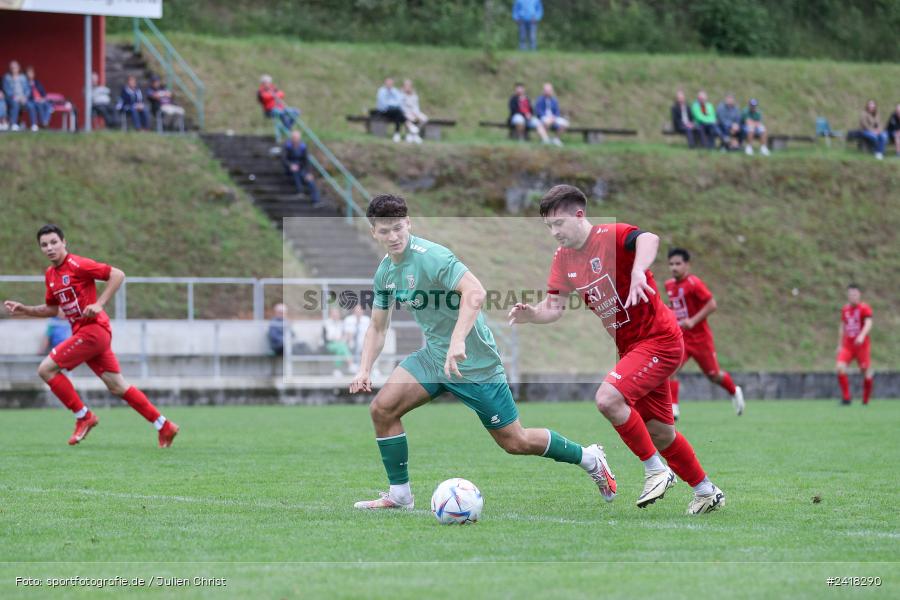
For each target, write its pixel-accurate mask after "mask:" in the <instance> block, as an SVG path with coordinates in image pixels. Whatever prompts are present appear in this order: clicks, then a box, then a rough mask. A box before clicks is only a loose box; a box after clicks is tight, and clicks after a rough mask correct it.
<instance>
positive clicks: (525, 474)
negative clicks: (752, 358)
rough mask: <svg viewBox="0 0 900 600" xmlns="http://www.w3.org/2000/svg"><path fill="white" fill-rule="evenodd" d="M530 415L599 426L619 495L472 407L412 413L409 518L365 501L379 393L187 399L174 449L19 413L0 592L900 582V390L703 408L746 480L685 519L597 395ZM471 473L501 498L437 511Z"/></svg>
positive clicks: (571, 431) (727, 468) (692, 411)
mask: <svg viewBox="0 0 900 600" xmlns="http://www.w3.org/2000/svg"><path fill="white" fill-rule="evenodd" d="M520 410H521V413H522V419H523V422H524V423H525V424H526V425H528V426H546V427H552V428H554V429H557V430H558V431H560V432H562V433H563V434H564V435H567V436H569V437H571V438H572V439H574V440H577V441H579V442H582V443H585V444H586V443H589V442H592V441H598V440H599V441H601V442H602V443H603V444H604V445H605V446H606V449H607V452H608V455H609V459H610V463H611V466H612V467H613V470H614V471H615V473H616V475H617V477H618V481H619V497H618V498H617V499H616V501H615V502H614V503H613V504H610V505H607V504H605V503H603V501H602V500H601V499H600V497H599V495H598V494H597V492H596V488H594V486H593V484H592V483H591V482H590V480H589V479H588V477H587V476H586V475H585V474H584V473H583V472H582V471H581V470H580V469H578V468H577V467H574V466H570V465H562V464H556V463H553V462H552V461H547V460H544V459H540V458H535V457H513V456H507V455H505V454H504V453H503V452H502V451H501V450H500V449H499V448H497V447H495V446H494V444H493V442H492V440H491V439H490V438H489V436H488V435H487V434H486V433H485V432H484V431H482V428H481V426H480V424H479V423H478V421H477V419H476V418H475V416H474V414H472V413H471V412H470V411H469V410H468V409H466V408H465V407H464V406H462V405H461V404H459V403H455V402H454V403H438V404H434V405H431V406H426V407H424V408H422V409H419V410H417V411H415V412H414V413H413V414H411V415H410V416H408V418H407V419H406V420H405V423H406V428H407V432H408V435H409V441H410V471H411V476H412V482H413V491H414V493H415V495H416V500H417V508H416V510H415V511H413V512H412V513H363V512H359V511H356V510H354V509H353V508H352V505H353V502H354V501H355V500H359V499H362V498H367V497H374V494H375V493H376V492H377V490H379V489H384V488H385V487H386V482H385V479H384V473H383V470H382V466H381V463H380V460H379V457H378V453H377V450H376V446H375V443H374V441H373V436H372V431H371V425H370V423H369V419H368V414H367V412H366V409H365V408H364V407H360V406H330V407H302V408H301V407H280V406H279V407H270V406H265V407H227V408H205V407H204V408H197V407H194V408H171V409H168V410H166V411H165V412H166V413H167V414H168V415H169V416H170V417H172V418H173V420H175V421H177V422H178V423H179V424H180V425H181V427H182V433H181V435H180V436H179V438H178V439H177V441H176V442H175V445H174V446H173V447H172V448H171V449H169V450H160V449H158V448H156V447H155V445H156V440H155V432H153V430H152V429H151V428H150V427H149V426H148V425H147V424H146V423H144V422H143V421H142V420H141V419H140V417H139V416H138V415H136V414H135V413H133V412H132V411H130V410H128V409H124V408H123V409H119V408H117V409H100V410H99V411H98V415H99V417H100V426H99V427H98V428H97V429H95V430H94V431H93V432H92V433H91V435H90V436H89V437H88V439H87V440H86V441H85V442H83V443H82V444H81V445H79V446H77V447H75V448H70V447H68V446H66V444H65V441H66V438H67V436H68V435H69V433H70V431H69V429H70V426H71V417H70V416H69V415H68V414H66V413H65V412H63V411H62V410H29V411H4V412H3V416H2V418H3V425H4V427H3V429H4V434H3V436H2V438H0V451H2V452H0V596H3V597H10V595H15V596H21V597H46V596H47V595H48V594H49V592H50V590H49V589H48V585H49V584H48V580H47V578H49V577H56V578H67V577H77V576H80V577H87V578H99V577H116V576H121V577H125V578H132V577H140V578H143V579H144V580H145V581H148V580H149V581H150V583H149V584H145V586H146V587H149V589H148V590H143V591H144V592H145V594H149V595H154V596H157V597H162V596H179V597H181V596H189V597H199V596H208V597H218V596H221V595H223V594H227V595H230V596H232V597H247V596H250V595H251V594H252V595H254V596H257V597H259V598H269V597H279V598H294V597H304V598H310V597H326V596H327V597H331V598H333V597H347V598H355V597H383V596H391V597H395V598H398V597H399V598H402V597H422V596H424V595H427V594H431V595H434V594H437V595H440V596H445V595H451V594H452V595H454V596H456V595H463V596H469V597H501V598H502V597H509V598H512V597H517V598H527V597H535V596H539V595H544V596H546V592H550V593H552V594H553V596H555V597H564V596H565V597H574V598H594V597H623V598H633V597H637V596H646V597H649V596H656V597H691V598H695V597H696V596H697V593H698V592H699V590H700V589H703V588H705V589H707V590H709V589H712V590H716V591H717V592H719V595H721V592H725V593H726V595H727V596H728V597H738V598H740V597H745V598H752V597H778V596H791V597H810V598H813V597H815V598H819V597H824V596H825V595H826V594H827V595H830V594H833V593H836V592H835V591H834V590H833V589H832V588H830V587H829V586H828V585H827V582H826V579H827V578H828V577H844V576H848V577H853V576H857V577H866V576H871V577H880V578H881V586H880V587H865V588H854V591H855V592H857V593H859V594H866V595H869V596H872V597H888V596H893V597H897V594H898V593H900V566H898V561H900V546H898V540H900V527H898V525H900V517H898V513H897V510H896V506H897V502H898V499H900V498H898V496H900V493H898V485H897V477H896V474H895V471H894V470H893V469H892V467H891V463H892V462H893V459H896V457H897V456H898V449H900V442H898V441H897V437H896V423H897V422H898V419H900V403H897V402H891V401H881V402H879V401H877V400H876V401H874V403H873V405H872V406H870V407H867V408H865V409H864V408H862V407H861V406H860V405H859V404H858V403H857V404H855V405H854V406H852V407H850V408H841V407H838V406H836V405H835V404H834V403H832V402H830V401H827V402H826V401H821V402H813V401H807V402H786V401H784V402H760V403H753V402H752V400H751V401H750V403H749V406H748V411H747V414H745V415H744V416H743V417H741V418H736V417H735V416H734V414H733V413H732V411H731V407H730V406H729V405H727V404H725V403H686V404H684V405H683V409H682V410H683V419H682V422H681V423H680V427H681V430H682V431H683V432H684V433H685V434H686V435H687V436H688V437H689V439H690V440H691V441H692V442H693V444H694V447H695V449H696V450H697V453H698V456H699V457H700V459H701V461H702V462H703V464H704V466H705V467H706V469H707V470H708V471H709V473H710V475H711V477H712V478H713V480H714V481H715V482H716V483H717V484H718V485H719V486H720V487H721V488H722V489H723V490H725V492H726V494H727V506H726V507H725V508H724V510H722V511H721V512H718V513H714V514H711V515H707V516H705V517H700V518H696V517H689V516H687V515H685V514H684V512H685V509H686V507H687V502H688V500H689V498H690V490H689V488H688V486H687V485H686V484H684V483H679V484H678V485H677V486H676V487H675V488H673V489H672V490H670V491H669V493H668V494H667V495H666V497H665V499H663V500H662V501H660V502H658V503H656V504H655V505H653V506H651V507H649V508H647V509H645V510H639V509H637V508H636V507H635V506H634V500H635V498H636V497H637V494H638V493H639V491H640V489H641V486H642V470H641V467H640V465H639V463H638V462H637V460H636V459H635V458H634V457H632V456H631V455H630V454H629V452H628V450H627V449H626V448H625V447H624V445H623V444H622V443H621V441H620V440H619V439H618V437H617V436H616V435H615V433H614V431H613V430H612V428H611V427H610V426H609V425H608V424H607V423H605V421H604V420H603V419H602V418H601V416H600V415H599V414H598V413H597V412H596V410H595V409H594V408H593V407H592V406H591V404H589V403H587V402H578V403H564V404H550V403H546V404H524V405H522V406H520ZM452 476H461V477H466V478H468V479H471V480H472V481H474V482H475V483H476V484H477V485H478V486H479V487H480V488H481V490H482V493H483V494H484V496H485V510H484V515H483V520H482V521H481V522H479V523H478V524H476V525H474V526H468V527H443V526H440V525H438V523H437V522H436V521H435V520H434V519H433V517H432V516H431V514H430V512H429V510H428V503H429V498H430V495H431V491H432V490H433V488H434V486H435V485H436V484H437V483H438V482H440V481H441V480H443V479H446V478H448V477H452ZM815 498H818V500H819V501H818V502H815V501H814V499H815ZM16 577H33V578H36V579H39V580H41V581H43V582H44V585H43V586H41V587H25V586H24V585H22V584H19V585H16ZM154 577H169V578H171V577H176V578H182V579H186V580H188V582H189V583H188V584H186V585H183V586H180V587H174V586H171V585H170V586H162V585H158V583H159V580H155V579H152V578H154ZM194 577H209V578H215V577H219V578H225V579H226V580H227V586H226V587H224V588H223V587H215V586H209V585H207V586H203V585H196V584H194V583H193V578H194ZM170 583H171V581H170ZM107 585H110V584H107ZM110 587H111V585H110ZM114 589H115V591H116V592H126V591H129V592H134V591H136V590H134V588H131V589H129V590H126V589H124V588H121V587H116V588H114ZM108 590H109V588H107V592H108ZM442 590H445V591H442ZM844 591H845V592H846V590H844ZM60 592H61V594H62V595H63V596H66V597H68V596H78V597H82V596H84V597H87V596H93V595H95V594H97V593H98V592H97V590H96V589H93V588H90V587H87V586H80V585H74V586H72V585H69V586H66V587H64V588H62V590H57V591H56V595H60Z"/></svg>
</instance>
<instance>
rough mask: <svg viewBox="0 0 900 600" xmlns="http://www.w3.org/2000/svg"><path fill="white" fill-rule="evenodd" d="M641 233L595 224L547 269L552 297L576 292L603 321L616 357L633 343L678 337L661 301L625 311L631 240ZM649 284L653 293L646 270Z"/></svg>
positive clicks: (622, 226) (628, 227)
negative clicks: (580, 241) (579, 242)
mask: <svg viewBox="0 0 900 600" xmlns="http://www.w3.org/2000/svg"><path fill="white" fill-rule="evenodd" d="M638 231H640V230H639V229H638V228H637V227H635V226H634V225H628V224H626V223H609V224H604V225H594V226H593V227H592V228H591V233H590V234H589V235H588V238H587V241H586V242H585V243H584V246H582V247H581V248H579V249H577V250H576V249H573V248H558V249H557V250H556V254H555V255H554V256H553V264H551V265H550V277H549V278H548V279H547V290H548V292H549V293H551V294H563V295H567V294H572V293H575V292H577V293H578V295H579V296H580V297H581V298H582V299H583V300H584V301H585V303H586V304H587V306H588V307H589V308H590V309H591V310H592V311H593V312H594V314H596V315H597V316H598V317H600V318H601V319H602V320H603V325H604V326H605V327H606V329H607V331H608V332H609V334H610V335H611V336H613V338H614V339H615V341H616V348H618V350H619V354H625V353H626V352H627V351H628V349H629V348H631V346H632V345H634V344H635V343H636V342H639V341H641V340H645V339H647V338H651V337H655V336H673V335H674V336H680V335H681V333H680V328H679V327H678V323H677V322H676V321H675V317H674V316H673V315H672V311H671V310H669V309H668V308H667V307H666V306H665V305H664V304H663V303H662V300H660V298H659V292H658V291H657V293H656V294H653V295H650V294H648V297H649V299H650V301H649V302H641V303H639V304H637V305H634V306H629V307H628V308H627V309H626V308H625V300H626V299H627V298H628V292H629V290H630V289H631V269H632V267H633V266H634V256H635V245H634V244H635V242H634V240H633V239H632V240H630V242H631V243H628V242H629V239H628V238H629V236H630V235H631V234H633V233H636V232H638ZM646 276H647V283H648V284H649V285H650V287H651V288H653V290H654V291H656V290H657V287H656V282H655V281H654V280H653V273H651V272H650V271H649V270H647V271H646Z"/></svg>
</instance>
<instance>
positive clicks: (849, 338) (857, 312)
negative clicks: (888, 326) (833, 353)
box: [836, 283, 872, 406]
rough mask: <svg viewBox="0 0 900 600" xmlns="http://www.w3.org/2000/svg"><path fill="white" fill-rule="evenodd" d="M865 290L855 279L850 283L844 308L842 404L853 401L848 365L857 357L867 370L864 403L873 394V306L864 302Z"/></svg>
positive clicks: (839, 364)
mask: <svg viewBox="0 0 900 600" xmlns="http://www.w3.org/2000/svg"><path fill="white" fill-rule="evenodd" d="M861 300H862V291H861V290H860V289H859V286H858V285H856V284H855V283H851V284H850V285H849V286H847V304H845V305H844V307H843V308H842V309H841V326H840V328H839V329H838V336H839V338H838V348H837V365H836V366H837V373H838V383H839V384H840V385H841V394H842V399H841V404H843V405H844V406H849V405H850V381H849V380H848V379H847V365H848V364H849V363H850V361H852V360H856V363H857V364H858V365H859V370H860V371H862V373H863V406H865V405H867V404H868V403H869V396H871V395H872V361H871V360H870V358H869V355H870V348H869V346H870V340H871V338H870V337H869V333H870V332H871V331H872V308H871V307H870V306H869V305H868V304H866V303H865V302H862V301H861Z"/></svg>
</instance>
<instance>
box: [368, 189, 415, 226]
mask: <svg viewBox="0 0 900 600" xmlns="http://www.w3.org/2000/svg"><path fill="white" fill-rule="evenodd" d="M407 214H408V211H407V208H406V200H404V199H403V198H401V197H400V196H394V195H392V194H379V195H377V196H375V197H374V198H372V201H371V202H369V208H367V209H366V217H368V219H369V222H370V223H372V224H373V225H374V224H375V219H402V218H404V217H406V216H407Z"/></svg>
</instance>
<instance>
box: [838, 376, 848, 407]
mask: <svg viewBox="0 0 900 600" xmlns="http://www.w3.org/2000/svg"><path fill="white" fill-rule="evenodd" d="M838 383H839V384H841V394H842V397H843V398H844V402H850V379H849V378H848V377H847V374H846V373H838Z"/></svg>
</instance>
